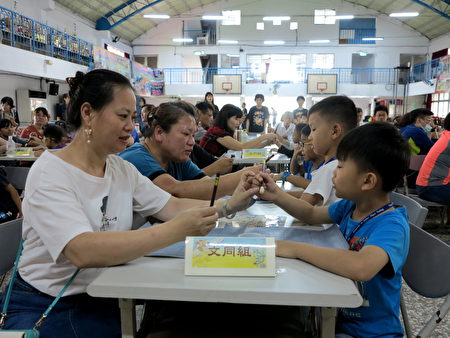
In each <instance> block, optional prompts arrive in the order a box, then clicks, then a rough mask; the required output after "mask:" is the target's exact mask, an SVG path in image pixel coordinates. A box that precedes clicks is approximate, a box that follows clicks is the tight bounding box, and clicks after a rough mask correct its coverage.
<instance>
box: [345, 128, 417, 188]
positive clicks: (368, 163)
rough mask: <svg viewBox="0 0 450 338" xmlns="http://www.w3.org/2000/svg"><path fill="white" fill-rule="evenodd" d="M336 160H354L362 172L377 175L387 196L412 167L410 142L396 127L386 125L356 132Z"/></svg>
mask: <svg viewBox="0 0 450 338" xmlns="http://www.w3.org/2000/svg"><path fill="white" fill-rule="evenodd" d="M336 158H337V159H338V160H339V161H345V160H347V159H351V160H353V161H355V163H356V164H357V166H358V168H359V169H360V170H362V171H374V172H376V173H377V174H378V175H379V177H380V178H381V181H382V189H383V191H385V192H389V191H392V190H394V188H395V187H396V186H397V184H398V183H399V182H400V180H401V179H402V177H403V176H404V175H405V174H406V171H407V170H408V167H409V158H410V149H409V145H408V141H407V140H406V139H405V138H404V137H403V136H402V134H401V133H400V131H399V130H398V129H397V128H395V127H394V126H393V125H391V124H388V123H384V122H374V123H368V124H365V125H363V126H361V127H359V128H356V129H353V130H352V131H350V132H349V133H348V134H347V135H345V136H344V138H343V139H342V140H341V142H340V143H339V146H338V148H337V153H336Z"/></svg>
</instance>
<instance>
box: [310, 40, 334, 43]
mask: <svg viewBox="0 0 450 338" xmlns="http://www.w3.org/2000/svg"><path fill="white" fill-rule="evenodd" d="M329 42H330V40H309V43H329Z"/></svg>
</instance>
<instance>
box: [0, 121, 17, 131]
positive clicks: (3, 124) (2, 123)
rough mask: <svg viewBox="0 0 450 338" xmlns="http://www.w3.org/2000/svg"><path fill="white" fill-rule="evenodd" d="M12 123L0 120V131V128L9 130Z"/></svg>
mask: <svg viewBox="0 0 450 338" xmlns="http://www.w3.org/2000/svg"><path fill="white" fill-rule="evenodd" d="M13 125H14V124H13V122H12V121H11V120H10V119H1V120H0V129H1V128H9V127H11V126H13Z"/></svg>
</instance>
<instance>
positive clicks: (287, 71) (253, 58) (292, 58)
mask: <svg viewBox="0 0 450 338" xmlns="http://www.w3.org/2000/svg"><path fill="white" fill-rule="evenodd" d="M247 66H248V67H249V68H250V74H249V76H248V78H247V83H261V82H262V83H272V82H289V83H299V82H303V81H304V79H305V72H304V68H306V54H292V55H291V54H264V55H247Z"/></svg>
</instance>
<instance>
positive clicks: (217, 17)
mask: <svg viewBox="0 0 450 338" xmlns="http://www.w3.org/2000/svg"><path fill="white" fill-rule="evenodd" d="M223 19H225V17H224V16H223V15H203V16H202V20H223Z"/></svg>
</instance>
